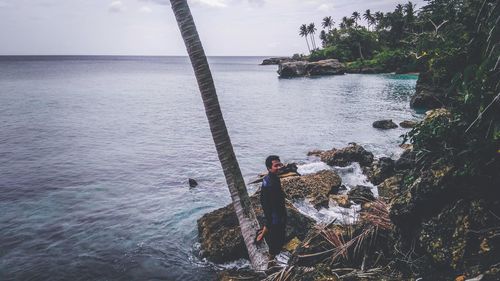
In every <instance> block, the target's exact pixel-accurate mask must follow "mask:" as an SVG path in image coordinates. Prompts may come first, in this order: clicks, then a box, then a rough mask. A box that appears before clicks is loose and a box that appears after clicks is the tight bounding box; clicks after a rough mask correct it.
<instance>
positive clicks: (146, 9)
mask: <svg viewBox="0 0 500 281" xmlns="http://www.w3.org/2000/svg"><path fill="white" fill-rule="evenodd" d="M139 12H141V13H146V14H149V13H151V12H153V10H152V9H151V8H150V7H148V6H142V7H141V8H140V9H139Z"/></svg>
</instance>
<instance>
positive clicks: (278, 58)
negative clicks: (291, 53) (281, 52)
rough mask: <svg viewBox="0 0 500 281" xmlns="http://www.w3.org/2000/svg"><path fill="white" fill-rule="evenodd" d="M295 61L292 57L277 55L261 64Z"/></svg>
mask: <svg viewBox="0 0 500 281" xmlns="http://www.w3.org/2000/svg"><path fill="white" fill-rule="evenodd" d="M291 61H294V60H293V59H292V58H290V57H275V58H268V59H264V60H263V61H262V63H261V64H260V65H276V64H280V63H284V62H291Z"/></svg>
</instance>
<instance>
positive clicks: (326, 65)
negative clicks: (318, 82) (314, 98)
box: [278, 59, 345, 78]
mask: <svg viewBox="0 0 500 281" xmlns="http://www.w3.org/2000/svg"><path fill="white" fill-rule="evenodd" d="M344 73H345V66H344V64H343V63H341V62H339V60H337V59H328V60H320V61H316V62H307V61H292V62H280V64H279V65H278V74H279V76H280V77H281V78H292V77H302V76H322V75H342V74H344Z"/></svg>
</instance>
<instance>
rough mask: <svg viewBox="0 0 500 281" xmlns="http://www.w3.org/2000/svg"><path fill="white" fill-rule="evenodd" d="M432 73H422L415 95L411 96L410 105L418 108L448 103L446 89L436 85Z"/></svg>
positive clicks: (429, 107) (436, 106) (440, 105)
mask: <svg viewBox="0 0 500 281" xmlns="http://www.w3.org/2000/svg"><path fill="white" fill-rule="evenodd" d="M430 75H431V74H430V73H421V74H420V75H419V76H418V80H417V85H416V87H415V95H413V96H412V97H411V100H410V106H411V107H417V108H428V109H432V108H438V107H442V106H443V105H444V104H445V103H446V101H447V100H446V98H445V90H444V88H443V87H442V86H439V85H434V83H433V82H432V77H431V76H430Z"/></svg>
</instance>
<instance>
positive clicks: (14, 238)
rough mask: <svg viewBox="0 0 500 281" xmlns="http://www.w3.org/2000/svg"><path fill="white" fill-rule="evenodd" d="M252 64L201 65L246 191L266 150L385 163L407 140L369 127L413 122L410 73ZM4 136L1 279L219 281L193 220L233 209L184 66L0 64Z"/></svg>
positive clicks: (0, 144) (109, 61) (49, 61)
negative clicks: (330, 152) (342, 154)
mask: <svg viewBox="0 0 500 281" xmlns="http://www.w3.org/2000/svg"><path fill="white" fill-rule="evenodd" d="M262 59H263V58H258V57H213V58H210V59H209V61H210V63H211V68H212V71H213V75H214V79H215V83H216V87H217V89H218V94H219V100H220V103H221V106H222V110H223V113H224V116H225V119H226V123H227V126H228V130H229V133H230V135H231V138H232V142H233V145H234V148H235V151H236V154H237V157H238V160H239V162H240V166H241V169H242V172H243V175H244V177H245V178H246V179H247V180H248V181H249V180H250V179H252V178H253V177H254V176H255V175H256V174H258V173H260V172H262V171H263V170H265V168H264V164H263V160H264V159H265V157H266V156H267V155H268V154H278V155H280V156H281V157H282V160H284V161H298V162H300V163H307V162H308V161H311V159H308V158H307V157H306V153H307V151H309V150H312V149H330V148H332V147H343V146H345V145H347V143H348V142H353V141H354V142H357V143H360V144H362V145H364V146H365V147H366V148H367V149H369V150H371V151H373V152H374V154H375V155H379V156H380V155H386V156H394V155H395V154H397V153H398V152H399V148H398V147H397V145H398V144H399V142H400V139H399V136H400V135H401V134H403V133H404V132H405V130H404V129H402V128H398V129H394V130H389V131H381V130H377V129H374V128H372V126H371V124H372V122H373V121H375V120H378V119H386V118H391V119H393V120H394V121H395V122H397V123H399V122H400V121H403V120H412V119H418V118H420V115H419V114H417V113H415V112H414V111H413V110H412V109H410V108H409V99H410V96H411V95H412V94H413V92H414V87H415V82H416V76H411V75H393V74H381V75H362V74H347V75H343V76H331V77H320V78H314V79H310V78H297V79H278V77H277V74H276V66H259V65H258V63H260V61H261V60H262ZM0 131H1V134H0V156H1V157H0V188H1V193H0V280H186V279H190V280H210V279H213V278H215V272H216V269H215V266H214V265H211V264H209V263H205V262H203V261H201V260H199V258H197V255H196V242H197V226H196V220H197V219H198V218H200V217H201V216H202V215H203V214H204V213H206V212H209V211H211V210H214V209H216V208H219V207H222V206H224V205H225V204H227V203H228V202H229V200H230V199H229V193H228V191H227V188H226V187H225V181H224V178H223V174H222V171H221V169H220V165H219V163H218V160H217V155H216V153H215V148H214V146H213V143H212V139H211V136H210V131H209V129H208V124H207V121H206V117H205V113H204V109H203V106H202V102H201V98H200V95H199V92H198V89H197V85H196V81H195V79H194V77H193V71H192V69H191V66H190V64H189V63H188V60H187V58H184V57H0ZM188 178H194V179H196V180H197V181H198V182H199V184H200V185H199V186H198V187H196V188H191V189H190V188H189V185H188V183H187V179H188ZM249 188H250V190H253V189H254V188H255V187H249Z"/></svg>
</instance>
